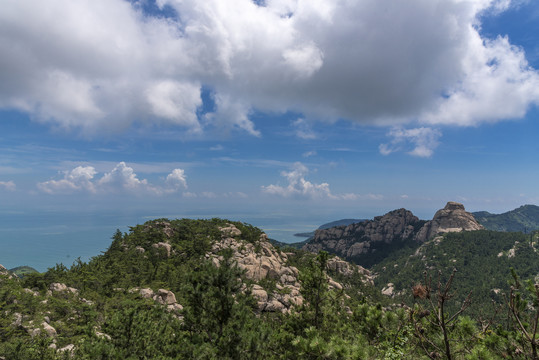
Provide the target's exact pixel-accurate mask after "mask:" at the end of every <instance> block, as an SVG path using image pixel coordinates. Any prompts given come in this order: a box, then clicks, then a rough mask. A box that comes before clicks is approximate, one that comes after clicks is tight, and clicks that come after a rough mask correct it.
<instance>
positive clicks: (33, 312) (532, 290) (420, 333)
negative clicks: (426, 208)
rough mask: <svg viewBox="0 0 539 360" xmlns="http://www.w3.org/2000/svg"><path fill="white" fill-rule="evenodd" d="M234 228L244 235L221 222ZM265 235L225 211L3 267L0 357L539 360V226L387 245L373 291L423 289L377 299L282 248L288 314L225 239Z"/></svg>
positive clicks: (349, 279)
mask: <svg viewBox="0 0 539 360" xmlns="http://www.w3.org/2000/svg"><path fill="white" fill-rule="evenodd" d="M230 224H232V225H234V227H235V228H236V229H239V230H240V231H241V235H238V234H237V233H236V232H234V231H232V230H226V229H225V230H223V228H229V229H230V228H231V227H230ZM261 234H262V232H261V231H260V230H259V229H257V228H255V227H252V226H250V225H247V224H243V223H239V222H232V221H228V220H222V219H212V220H187V219H182V220H167V219H159V220H154V221H149V222H147V223H145V224H143V225H137V226H134V227H132V228H131V229H130V231H129V233H121V232H119V231H117V232H116V233H115V234H114V235H113V237H112V243H111V245H110V247H109V249H108V250H107V251H106V252H105V253H104V254H102V255H99V256H96V257H94V258H92V259H91V260H90V261H89V262H87V263H86V262H82V261H80V260H78V261H76V262H75V263H74V264H73V265H72V266H71V267H70V268H67V267H66V266H64V265H62V264H59V265H57V266H55V267H54V268H51V269H49V270H48V271H47V272H45V273H42V274H40V273H33V274H29V275H26V276H25V277H24V278H23V279H19V278H16V277H12V276H11V277H10V276H9V275H0V313H1V314H2V316H1V317H0V359H2V358H3V359H10V360H12V359H15V360H16V359H24V360H33V359H46V360H52V359H69V358H71V359H444V358H445V359H469V360H472V359H477V360H478V359H533V358H536V356H537V355H536V354H537V340H536V333H537V330H538V329H537V318H538V317H537V314H538V311H539V300H538V299H539V295H538V294H539V293H538V292H537V288H538V286H539V285H536V283H535V281H534V278H535V275H536V273H537V267H536V266H534V264H537V260H538V259H537V258H536V256H537V255H536V252H535V249H536V245H537V241H538V235H537V234H533V235H532V236H525V235H523V234H515V233H495V232H489V231H480V232H473V233H460V234H447V235H445V236H444V237H443V239H442V240H440V241H439V242H438V240H434V241H431V242H428V243H426V244H425V245H423V246H422V247H421V248H420V249H419V250H417V249H408V250H406V251H408V252H409V253H407V255H406V256H402V257H398V256H397V254H396V253H395V254H393V257H394V260H395V263H396V264H397V266H396V267H395V266H392V265H393V263H392V264H391V266H390V264H389V263H384V262H382V263H380V264H379V265H377V266H378V268H377V271H378V272H379V273H380V275H379V277H378V278H377V279H376V282H377V284H378V286H380V284H384V285H385V283H386V282H393V283H395V285H396V288H397V291H398V290H399V289H411V288H412V286H413V285H416V286H417V287H416V288H415V290H414V294H415V295H416V296H415V298H413V297H412V292H411V290H409V291H408V292H407V293H405V294H403V295H402V297H397V298H395V299H392V298H389V297H385V296H382V295H381V294H380V293H379V292H378V291H377V290H376V288H375V287H374V286H372V285H369V283H368V282H365V279H364V277H363V276H362V275H360V274H359V272H357V271H355V272H353V273H352V274H343V273H339V272H338V271H336V270H329V269H328V264H329V262H330V261H332V260H334V259H332V258H331V255H329V254H327V253H324V252H321V253H320V254H318V255H316V254H309V253H305V252H303V251H301V250H297V249H290V248H287V249H285V251H286V252H287V254H286V256H284V255H283V258H285V259H287V260H286V261H287V263H286V266H289V267H294V268H297V270H298V272H299V273H298V276H297V279H298V281H299V283H300V285H298V286H299V294H297V295H294V296H301V297H298V298H297V299H298V300H296V301H297V303H296V306H294V307H292V308H291V309H290V310H286V309H285V310H283V311H272V312H261V311H260V309H259V307H258V305H257V301H258V300H257V299H259V298H257V297H255V296H254V293H255V291H258V292H260V291H261V290H260V289H261V288H264V289H266V290H267V291H268V292H270V291H276V292H280V294H281V295H282V296H292V295H293V294H291V291H290V289H289V288H283V287H280V285H279V284H278V283H277V279H278V278H277V277H275V276H273V275H272V276H270V275H268V276H267V277H266V278H264V279H262V280H260V281H258V282H257V281H255V280H254V279H253V278H247V276H246V270H242V269H241V268H240V267H239V266H238V263H237V262H236V261H235V258H234V256H235V255H234V254H235V253H233V251H232V250H231V248H228V247H226V246H224V245H223V244H225V243H230V240H223V238H230V237H232V238H234V241H236V243H237V244H239V245H238V247H237V248H236V250H237V251H238V252H240V253H241V252H244V253H247V249H252V251H255V252H256V253H257V254H263V253H267V252H268V245H267V244H265V243H262V242H263V241H264V237H261ZM227 241H228V242H227ZM516 241H518V243H517V244H516V245H515V242H516ZM217 245H219V246H217ZM500 247H501V248H503V251H502V255H501V256H498V254H499V253H497V251H498V250H495V249H498V248H500ZM513 250H514V253H515V257H509V256H508V255H510V254H512V253H513ZM249 251H251V250H249ZM416 251H417V254H416ZM410 255H412V256H411V257H410ZM217 259H219V260H218V261H217ZM516 259H518V261H516ZM453 260H455V261H453ZM492 263H495V265H493V264H492ZM216 264H218V266H216ZM384 267H385V270H383V268H384ZM453 267H455V268H457V270H458V271H457V272H455V273H454V272H453V270H452V268H453ZM511 267H512V268H514V269H515V271H514V273H513V276H511V275H510V268H511ZM450 268H451V270H449V269H450ZM473 268H475V269H476V270H475V271H472V270H471V269H473ZM425 269H426V270H427V271H428V274H427V275H425V274H424V270H425ZM468 269H469V270H468ZM477 269H481V271H478V270H477ZM438 271H440V272H438ZM517 273H518V275H520V276H521V277H522V278H524V279H531V280H530V281H522V280H520V278H519V277H518V276H517ZM268 274H270V273H269V272H268ZM429 274H430V276H429ZM487 278H495V279H496V281H497V282H496V284H498V283H499V286H500V289H501V290H500V291H501V292H500V293H498V294H496V293H494V292H493V291H491V290H492V289H487V288H486V287H487V285H484V284H487V283H488V282H487ZM510 279H512V281H513V283H512V287H510V286H509V285H508V280H510ZM523 284H524V285H523ZM255 285H256V286H257V287H256V288H255ZM470 290H471V291H472V295H471V296H470V297H469V298H468V297H467V294H468V293H469V291H470ZM503 292H505V294H506V296H505V297H504V296H503V295H502V293H503ZM481 297H486V298H489V299H493V300H495V301H497V302H498V304H500V305H499V306H501V309H502V310H497V311H498V314H502V313H503V314H504V316H503V317H501V319H498V318H497V317H496V316H494V315H495V312H488V313H485V312H481V311H479V310H480V309H477V306H476V304H479V303H480V302H481ZM299 299H300V300H299ZM401 300H403V301H405V303H407V304H408V305H401V304H400V302H401ZM504 300H507V302H504ZM180 304H181V305H180ZM474 306H476V307H475V308H474Z"/></svg>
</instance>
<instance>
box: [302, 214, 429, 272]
mask: <svg viewBox="0 0 539 360" xmlns="http://www.w3.org/2000/svg"><path fill="white" fill-rule="evenodd" d="M423 223H424V222H422V221H421V220H419V218H418V217H417V216H415V215H414V214H413V213H412V212H411V211H409V210H406V209H397V210H393V211H390V212H388V213H387V214H385V215H382V216H376V217H375V218H374V219H373V220H365V221H362V222H360V223H355V224H350V225H348V226H344V225H343V226H336V227H333V228H329V229H324V230H317V231H316V233H315V235H314V237H313V238H312V239H311V240H310V241H309V242H308V243H307V244H306V245H305V246H304V247H303V249H304V250H307V251H312V252H318V251H319V250H326V251H328V252H330V253H333V254H336V255H338V256H340V257H342V258H344V259H346V260H352V261H356V262H357V263H359V264H365V266H369V265H372V264H373V263H375V262H376V261H378V260H379V259H378V258H379V257H378V254H381V252H380V251H381V250H382V248H384V249H385V250H388V249H389V248H391V249H393V248H399V247H400V245H401V244H403V243H404V242H405V241H407V240H411V239H412V238H413V235H414V233H415V231H416V229H418V228H419V227H420V226H421V225H422V224H423ZM375 253H376V254H375ZM380 259H381V258H380Z"/></svg>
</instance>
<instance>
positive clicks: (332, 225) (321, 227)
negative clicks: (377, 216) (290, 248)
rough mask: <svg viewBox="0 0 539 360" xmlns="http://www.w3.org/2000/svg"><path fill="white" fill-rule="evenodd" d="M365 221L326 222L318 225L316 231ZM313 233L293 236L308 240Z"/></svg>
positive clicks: (342, 220)
mask: <svg viewBox="0 0 539 360" xmlns="http://www.w3.org/2000/svg"><path fill="white" fill-rule="evenodd" d="M365 220H367V219H341V220H336V221H332V222H328V223H325V224H323V225H320V226H319V227H318V229H317V230H324V229H329V228H332V227H335V226H341V225H345V226H348V225H350V224H354V223H359V222H362V221H365ZM315 232H316V230H315V231H309V232H304V233H297V234H294V236H297V237H302V238H310V237H312V236H314V233H315Z"/></svg>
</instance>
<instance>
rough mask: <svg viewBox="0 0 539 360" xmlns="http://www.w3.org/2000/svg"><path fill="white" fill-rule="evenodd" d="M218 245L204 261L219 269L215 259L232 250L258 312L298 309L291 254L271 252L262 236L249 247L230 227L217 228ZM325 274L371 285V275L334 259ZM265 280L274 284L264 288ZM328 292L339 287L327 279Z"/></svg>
mask: <svg viewBox="0 0 539 360" xmlns="http://www.w3.org/2000/svg"><path fill="white" fill-rule="evenodd" d="M220 230H221V232H222V238H221V241H217V242H215V243H214V244H213V246H212V249H211V251H210V252H208V253H207V254H206V258H208V259H211V260H212V261H213V262H214V264H215V265H217V266H219V262H220V261H221V260H222V257H221V256H220V255H219V254H220V253H221V251H222V250H224V249H232V251H233V255H232V257H233V259H234V260H235V262H236V263H237V264H238V266H239V267H240V268H241V269H243V270H245V277H246V278H247V279H249V280H251V281H253V282H254V284H253V286H252V290H251V291H252V294H253V296H254V297H255V298H256V300H257V302H258V309H259V311H264V312H288V311H289V310H290V309H291V308H292V307H293V306H296V305H301V304H302V303H303V297H302V296H301V294H300V283H299V271H298V269H297V268H296V267H295V266H290V265H288V257H289V256H294V254H293V253H284V252H282V251H280V250H278V249H277V248H275V247H274V246H273V245H272V244H271V243H270V242H269V241H268V238H267V236H266V234H262V235H261V236H260V239H259V242H258V243H256V244H251V243H247V242H245V241H243V240H242V239H241V235H242V234H241V231H240V230H239V229H237V228H236V227H235V226H234V225H232V224H228V225H227V226H226V227H222V228H220ZM328 270H330V272H334V273H338V274H341V275H344V276H352V275H354V274H356V273H357V274H359V275H360V276H361V277H362V278H363V281H364V283H367V284H371V285H372V283H373V281H372V277H371V274H370V272H369V271H368V270H366V269H365V268H363V267H361V266H358V265H353V264H349V263H347V262H345V261H343V260H342V259H340V258H338V257H334V258H332V259H330V260H329V261H328ZM268 280H269V282H270V283H272V284H274V286H271V287H270V288H268V287H267V286H266V288H264V287H263V286H262V285H263V284H267V283H268ZM328 285H329V287H330V288H334V289H339V290H340V289H342V288H343V286H342V284H340V283H338V282H336V281H335V280H334V279H332V278H331V276H329V277H328Z"/></svg>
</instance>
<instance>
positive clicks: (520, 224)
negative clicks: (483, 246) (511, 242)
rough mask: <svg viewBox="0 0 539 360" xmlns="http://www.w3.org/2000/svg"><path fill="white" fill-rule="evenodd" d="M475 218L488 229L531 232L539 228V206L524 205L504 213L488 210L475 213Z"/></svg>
mask: <svg viewBox="0 0 539 360" xmlns="http://www.w3.org/2000/svg"><path fill="white" fill-rule="evenodd" d="M473 215H474V217H475V219H476V220H477V221H478V222H479V223H480V224H481V225H483V226H484V227H485V229H488V230H494V231H521V232H523V233H530V232H532V231H534V230H539V206H535V205H524V206H521V207H519V208H518V209H515V210H511V211H508V212H505V213H503V214H491V213H489V212H487V211H480V212H475V213H473Z"/></svg>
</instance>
